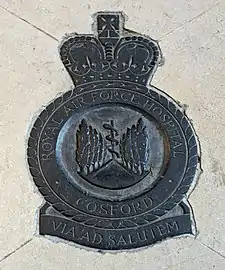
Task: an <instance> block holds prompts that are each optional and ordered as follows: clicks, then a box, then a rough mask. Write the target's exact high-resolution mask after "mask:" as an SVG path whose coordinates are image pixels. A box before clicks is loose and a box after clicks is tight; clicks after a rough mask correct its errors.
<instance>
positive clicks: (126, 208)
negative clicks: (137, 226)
mask: <svg viewBox="0 0 225 270" xmlns="http://www.w3.org/2000/svg"><path fill="white" fill-rule="evenodd" d="M120 210H121V212H122V213H123V214H130V211H131V208H130V206H129V205H128V204H124V205H122V206H121V208H120Z"/></svg>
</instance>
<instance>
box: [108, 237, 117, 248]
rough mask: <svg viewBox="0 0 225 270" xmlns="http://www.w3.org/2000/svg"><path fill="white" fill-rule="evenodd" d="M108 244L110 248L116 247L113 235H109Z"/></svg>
mask: <svg viewBox="0 0 225 270" xmlns="http://www.w3.org/2000/svg"><path fill="white" fill-rule="evenodd" d="M109 244H110V245H112V246H115V245H116V240H115V235H109Z"/></svg>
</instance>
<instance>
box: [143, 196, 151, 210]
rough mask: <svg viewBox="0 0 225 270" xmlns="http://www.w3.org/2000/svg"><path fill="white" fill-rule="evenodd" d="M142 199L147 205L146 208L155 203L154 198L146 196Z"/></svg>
mask: <svg viewBox="0 0 225 270" xmlns="http://www.w3.org/2000/svg"><path fill="white" fill-rule="evenodd" d="M142 201H143V203H144V205H145V207H146V208H148V207H150V206H152V204H153V201H152V199H151V198H149V197H147V198H144V199H143V200H142Z"/></svg>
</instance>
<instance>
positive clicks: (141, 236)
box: [137, 231, 148, 241]
mask: <svg viewBox="0 0 225 270" xmlns="http://www.w3.org/2000/svg"><path fill="white" fill-rule="evenodd" d="M137 236H138V240H140V241H147V240H148V238H147V235H146V232H145V231H141V232H140V233H139V232H138V233H137Z"/></svg>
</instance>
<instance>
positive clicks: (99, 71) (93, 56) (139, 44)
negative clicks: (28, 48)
mask: <svg viewBox="0 0 225 270" xmlns="http://www.w3.org/2000/svg"><path fill="white" fill-rule="evenodd" d="M94 26H95V27H94V28H95V29H96V31H95V34H94V35H77V34H75V35H74V36H72V37H71V36H70V37H69V38H67V39H66V40H65V41H64V42H63V44H62V45H61V47H60V55H61V59H62V62H63V64H64V66H65V67H66V69H67V71H68V72H69V74H70V76H71V78H72V80H73V82H74V84H75V85H80V84H84V83H88V82H93V81H102V80H107V81H109V80H113V81H116V80H122V81H129V82H132V81H133V82H135V83H138V84H142V85H146V84H147V83H148V82H149V80H150V79H151V77H152V75H153V74H154V71H155V69H156V68H157V66H158V65H159V63H160V61H161V51H160V48H159V45H158V43H157V42H156V41H155V40H152V39H150V38H146V37H143V36H141V35H138V34H137V35H133V33H131V32H129V31H127V30H125V29H124V27H123V26H124V17H123V15H122V13H120V12H101V13H97V14H96V16H95V22H94Z"/></svg>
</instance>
